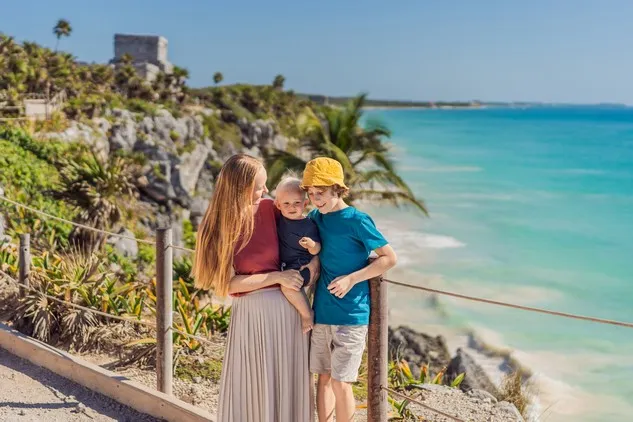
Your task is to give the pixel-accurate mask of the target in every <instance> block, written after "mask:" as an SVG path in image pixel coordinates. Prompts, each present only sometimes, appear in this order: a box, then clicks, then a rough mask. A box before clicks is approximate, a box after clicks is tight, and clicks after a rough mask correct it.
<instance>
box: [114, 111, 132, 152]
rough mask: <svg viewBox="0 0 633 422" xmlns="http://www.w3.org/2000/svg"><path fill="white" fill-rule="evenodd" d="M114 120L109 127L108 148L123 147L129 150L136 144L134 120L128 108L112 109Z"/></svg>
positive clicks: (116, 148)
mask: <svg viewBox="0 0 633 422" xmlns="http://www.w3.org/2000/svg"><path fill="white" fill-rule="evenodd" d="M112 115H113V116H114V117H115V118H116V122H115V123H114V124H113V125H112V128H111V129H110V139H109V141H110V149H111V150H113V151H116V150H119V149H123V150H125V151H131V150H132V149H133V148H134V144H136V129H137V125H136V121H135V120H134V116H133V115H132V113H131V112H129V111H128V110H119V109H115V110H112Z"/></svg>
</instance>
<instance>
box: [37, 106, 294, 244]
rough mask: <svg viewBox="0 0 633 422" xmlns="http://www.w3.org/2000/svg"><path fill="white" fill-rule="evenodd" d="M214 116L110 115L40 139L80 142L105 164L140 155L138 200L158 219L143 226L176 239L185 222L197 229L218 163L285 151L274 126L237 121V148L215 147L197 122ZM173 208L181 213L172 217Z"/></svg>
mask: <svg viewBox="0 0 633 422" xmlns="http://www.w3.org/2000/svg"><path fill="white" fill-rule="evenodd" d="M214 113H218V112H217V111H215V110H210V109H205V110H203V111H202V112H201V115H190V116H184V117H179V118H176V117H174V116H173V115H172V114H171V113H170V112H169V111H167V110H165V109H161V110H158V111H157V112H156V113H155V114H154V115H152V116H149V115H142V114H138V113H133V112H130V111H128V110H121V109H114V110H111V111H110V112H108V113H107V114H106V116H105V117H100V118H96V119H93V120H92V121H91V122H90V124H85V123H79V122H75V121H73V122H72V123H71V125H70V127H69V128H68V129H66V130H65V131H63V132H61V133H48V134H46V135H44V137H48V138H54V139H59V140H62V141H65V142H84V143H86V144H87V145H89V146H90V147H91V148H92V150H93V151H94V152H95V153H96V154H97V155H98V156H100V157H101V158H104V159H105V158H107V156H108V155H109V154H111V153H112V152H114V151H118V150H122V151H126V152H130V153H138V154H142V155H143V156H144V157H145V159H146V160H145V165H144V167H143V176H142V177H141V178H140V179H139V180H138V183H137V187H138V188H139V191H140V192H141V199H142V200H143V201H145V202H147V203H148V204H150V205H151V206H153V207H154V208H155V211H156V213H157V214H159V216H158V218H157V221H152V222H147V225H149V226H150V228H152V229H153V228H155V226H157V225H161V224H171V225H172V227H174V229H175V233H174V235H175V236H177V234H178V233H176V232H177V231H178V230H180V232H182V220H183V219H184V218H192V219H194V220H196V221H195V222H194V225H197V224H198V223H199V221H200V219H201V217H202V215H203V214H204V211H205V210H206V205H208V202H207V201H208V199H209V198H210V196H211V194H212V192H213V183H214V179H215V175H216V174H217V172H218V170H219V168H218V163H222V162H224V161H225V160H226V159H227V158H228V157H229V156H231V155H233V154H235V153H239V152H245V153H248V154H251V155H254V156H256V157H260V158H262V157H264V156H265V154H266V153H267V152H269V151H271V150H272V149H274V148H278V149H285V148H286V146H287V145H288V142H289V140H288V138H286V137H284V136H283V135H281V134H280V133H278V131H277V130H276V125H275V122H274V121H273V120H256V121H253V122H249V121H247V120H246V119H240V120H238V121H237V122H236V123H235V124H237V126H238V127H239V129H240V132H241V135H242V137H241V145H237V146H236V145H232V144H230V145H223V146H222V147H220V146H219V145H217V146H216V143H214V141H213V140H212V139H209V138H208V137H206V136H205V130H204V126H203V116H202V115H211V114H214ZM174 205H178V206H179V207H180V208H182V210H178V211H175V210H174V209H175V208H174ZM202 208H204V209H202ZM190 211H191V213H190ZM180 237H182V236H180ZM126 253H129V250H127V249H126Z"/></svg>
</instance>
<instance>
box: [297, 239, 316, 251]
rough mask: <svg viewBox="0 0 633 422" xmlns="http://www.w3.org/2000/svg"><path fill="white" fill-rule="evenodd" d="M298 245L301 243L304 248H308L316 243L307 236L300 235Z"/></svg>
mask: <svg viewBox="0 0 633 422" xmlns="http://www.w3.org/2000/svg"><path fill="white" fill-rule="evenodd" d="M299 245H301V246H302V247H303V248H305V249H310V248H314V247H315V246H316V243H315V242H314V240H312V239H310V238H309V237H302V238H301V240H299Z"/></svg>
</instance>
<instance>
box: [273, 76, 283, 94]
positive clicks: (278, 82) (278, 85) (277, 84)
mask: <svg viewBox="0 0 633 422" xmlns="http://www.w3.org/2000/svg"><path fill="white" fill-rule="evenodd" d="M284 82H286V78H284V76H283V75H277V76H275V79H274V80H273V88H275V89H278V90H280V91H281V90H282V89H284Z"/></svg>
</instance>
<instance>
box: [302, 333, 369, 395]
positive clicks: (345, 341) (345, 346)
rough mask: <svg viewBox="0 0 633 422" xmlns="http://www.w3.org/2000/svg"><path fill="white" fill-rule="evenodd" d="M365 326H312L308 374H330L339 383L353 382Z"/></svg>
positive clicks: (363, 339) (360, 354) (363, 340)
mask: <svg viewBox="0 0 633 422" xmlns="http://www.w3.org/2000/svg"><path fill="white" fill-rule="evenodd" d="M367 328H368V327H367V325H325V324H315V325H314V328H312V340H311V345H310V372H312V373H313V374H330V375H331V376H332V378H334V379H335V380H337V381H343V382H350V383H351V382H356V378H358V369H359V368H360V363H361V360H362V359H363V352H364V351H365V340H366V338H367Z"/></svg>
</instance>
